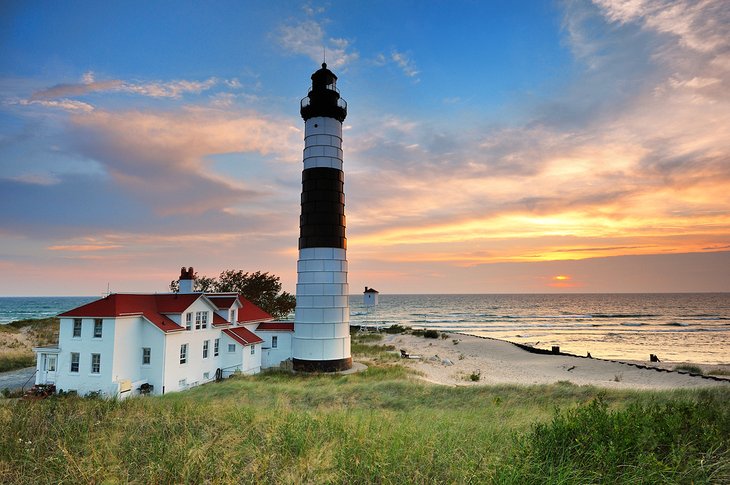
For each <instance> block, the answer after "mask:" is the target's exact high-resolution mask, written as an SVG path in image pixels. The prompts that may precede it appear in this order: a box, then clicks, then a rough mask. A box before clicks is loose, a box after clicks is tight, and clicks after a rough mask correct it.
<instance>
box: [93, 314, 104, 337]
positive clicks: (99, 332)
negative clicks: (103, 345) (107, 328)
mask: <svg viewBox="0 0 730 485" xmlns="http://www.w3.org/2000/svg"><path fill="white" fill-rule="evenodd" d="M103 335H104V319H103V318H95V319H94V338H101V337H102V336H103Z"/></svg>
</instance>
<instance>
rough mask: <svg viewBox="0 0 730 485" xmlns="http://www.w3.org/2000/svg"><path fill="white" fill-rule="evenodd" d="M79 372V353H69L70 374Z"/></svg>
mask: <svg viewBox="0 0 730 485" xmlns="http://www.w3.org/2000/svg"><path fill="white" fill-rule="evenodd" d="M78 371H79V353H78V352H71V372H78Z"/></svg>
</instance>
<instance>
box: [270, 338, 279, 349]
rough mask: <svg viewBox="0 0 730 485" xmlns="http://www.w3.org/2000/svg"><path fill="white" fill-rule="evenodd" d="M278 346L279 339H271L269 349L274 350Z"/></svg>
mask: <svg viewBox="0 0 730 485" xmlns="http://www.w3.org/2000/svg"><path fill="white" fill-rule="evenodd" d="M278 346H279V337H278V336H276V335H274V336H272V337H271V348H272V349H275V348H277V347H278Z"/></svg>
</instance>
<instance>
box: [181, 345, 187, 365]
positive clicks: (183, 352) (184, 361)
mask: <svg viewBox="0 0 730 485" xmlns="http://www.w3.org/2000/svg"><path fill="white" fill-rule="evenodd" d="M187 363H188V344H181V345H180V365H183V364H187Z"/></svg>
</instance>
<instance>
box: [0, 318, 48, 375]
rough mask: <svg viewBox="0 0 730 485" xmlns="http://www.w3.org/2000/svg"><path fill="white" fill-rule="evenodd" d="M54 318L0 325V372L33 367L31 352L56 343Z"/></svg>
mask: <svg viewBox="0 0 730 485" xmlns="http://www.w3.org/2000/svg"><path fill="white" fill-rule="evenodd" d="M58 325H59V320H58V318H56V317H50V318H38V319H27V320H16V321H15V322H11V323H7V324H2V325H0V372H5V371H9V370H14V369H22V368H23V367H30V366H34V365H35V355H34V354H33V351H32V350H31V349H32V348H33V347H36V346H44V345H51V344H56V343H58Z"/></svg>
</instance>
